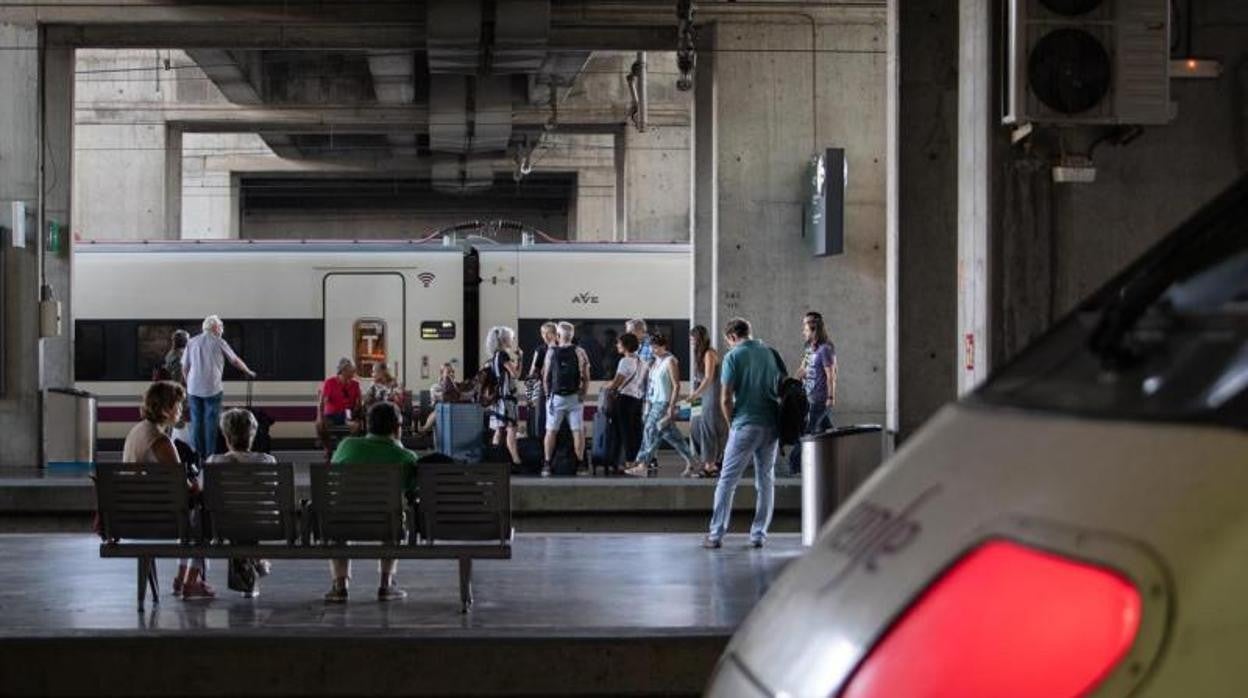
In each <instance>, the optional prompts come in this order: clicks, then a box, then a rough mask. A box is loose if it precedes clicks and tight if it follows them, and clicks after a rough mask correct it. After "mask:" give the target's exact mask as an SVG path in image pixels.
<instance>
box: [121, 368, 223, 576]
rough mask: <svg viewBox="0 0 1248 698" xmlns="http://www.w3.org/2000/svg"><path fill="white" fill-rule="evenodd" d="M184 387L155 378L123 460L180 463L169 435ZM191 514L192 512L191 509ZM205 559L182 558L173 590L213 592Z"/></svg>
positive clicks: (195, 487)
mask: <svg viewBox="0 0 1248 698" xmlns="http://www.w3.org/2000/svg"><path fill="white" fill-rule="evenodd" d="M185 398H186V391H185V390H183V389H182V386H180V385H178V384H177V383H174V382H173V381H156V382H155V383H152V384H151V385H150V386H148V388H147V392H145V393H144V394H143V409H142V413H143V419H142V421H140V422H139V423H138V424H136V425H134V427H133V428H131V429H130V433H129V434H127V435H126V443H125V445H124V446H123V447H122V453H121V459H122V461H123V462H126V463H180V462H181V460H180V459H179V458H178V450H177V449H176V448H174V446H173V440H172V439H170V438H169V429H170V428H171V427H173V425H174V424H176V423H177V421H178V420H179V419H180V418H181V417H182V401H183V400H184V399H185ZM187 486H188V487H189V488H190V490H191V492H197V491H199V482H198V480H195V479H188V481H187ZM192 517H194V513H193V512H192ZM207 576H208V561H207V560H205V559H204V558H195V559H193V560H188V559H185V558H184V559H182V560H180V561H179V562H178V574H177V575H176V576H175V577H174V578H173V594H174V596H180V597H182V598H183V599H205V598H207V599H210V598H212V597H214V596H216V592H214V591H213V589H212V587H210V586H208V583H207V582H206V581H205V580H206V579H207Z"/></svg>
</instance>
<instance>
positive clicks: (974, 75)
mask: <svg viewBox="0 0 1248 698" xmlns="http://www.w3.org/2000/svg"><path fill="white" fill-rule="evenodd" d="M958 45H959V46H960V47H961V48H960V51H959V53H958V180H957V181H958V268H957V269H958V272H957V273H958V276H957V278H958V335H957V345H958V348H959V351H958V357H957V366H958V369H957V376H958V380H957V385H958V394H959V395H961V394H964V393H966V392H968V391H970V390H972V389H973V388H975V386H977V385H979V383H980V381H982V380H983V379H984V378H985V377H986V376H987V375H988V371H989V368H990V366H989V361H988V357H989V356H990V353H989V349H990V347H989V346H988V345H989V339H990V337H991V332H990V331H989V329H990V322H991V315H990V313H991V306H990V304H989V300H988V295H989V293H990V291H991V289H992V283H991V281H992V277H991V276H990V269H989V258H990V255H991V246H990V235H989V233H990V230H989V221H990V220H991V200H992V177H991V174H992V164H993V161H992V123H993V121H994V119H993V114H994V113H995V112H994V110H993V108H992V94H993V92H992V63H991V61H992V59H993V53H992V2H991V0H961V2H960V5H959V42H958Z"/></svg>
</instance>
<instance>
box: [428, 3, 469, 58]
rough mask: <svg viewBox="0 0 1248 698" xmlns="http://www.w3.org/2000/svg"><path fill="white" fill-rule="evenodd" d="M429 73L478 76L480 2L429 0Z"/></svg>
mask: <svg viewBox="0 0 1248 698" xmlns="http://www.w3.org/2000/svg"><path fill="white" fill-rule="evenodd" d="M425 17H426V21H427V32H428V35H427V38H426V39H425V43H426V49H427V51H428V55H429V72H430V73H435V74H436V73H458V74H460V75H473V74H476V72H477V69H478V67H479V66H480V64H481V0H428V2H427V4H426V15H425Z"/></svg>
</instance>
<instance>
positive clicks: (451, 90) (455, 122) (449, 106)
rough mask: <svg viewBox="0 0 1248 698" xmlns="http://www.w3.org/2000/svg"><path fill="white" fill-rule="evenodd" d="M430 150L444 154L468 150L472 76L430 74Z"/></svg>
mask: <svg viewBox="0 0 1248 698" xmlns="http://www.w3.org/2000/svg"><path fill="white" fill-rule="evenodd" d="M429 149H430V150H432V151H434V152H444V153H466V152H468V78H466V77H463V76H460V75H431V76H430V79H429Z"/></svg>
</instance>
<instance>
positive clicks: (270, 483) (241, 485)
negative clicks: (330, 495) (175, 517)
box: [204, 463, 296, 543]
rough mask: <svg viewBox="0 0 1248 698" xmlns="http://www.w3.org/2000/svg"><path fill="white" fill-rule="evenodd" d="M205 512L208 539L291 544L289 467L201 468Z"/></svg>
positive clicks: (292, 491)
mask: <svg viewBox="0 0 1248 698" xmlns="http://www.w3.org/2000/svg"><path fill="white" fill-rule="evenodd" d="M204 510H205V513H206V514H207V517H206V524H207V534H208V536H209V538H211V539H212V540H229V541H234V542H251V541H255V542H259V541H265V540H284V541H286V542H288V543H294V541H295V538H296V525H295V511H296V508H295V470H294V466H292V465H291V464H289V463H209V464H207V465H205V466H204Z"/></svg>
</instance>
